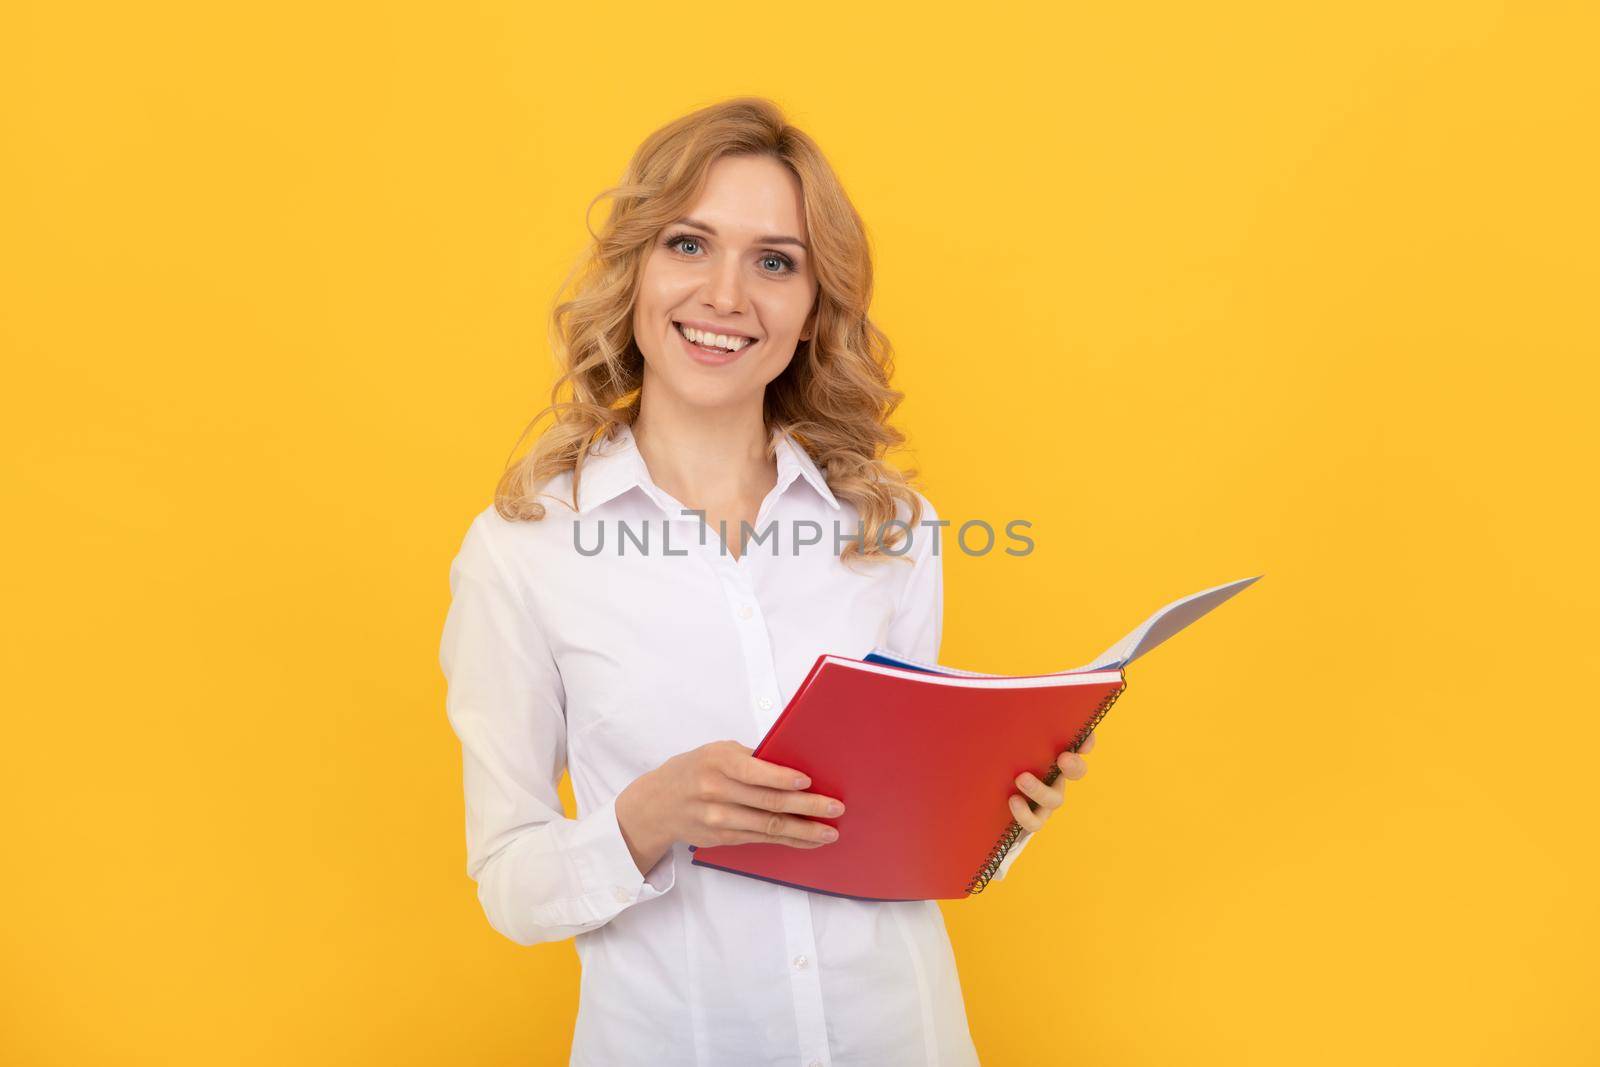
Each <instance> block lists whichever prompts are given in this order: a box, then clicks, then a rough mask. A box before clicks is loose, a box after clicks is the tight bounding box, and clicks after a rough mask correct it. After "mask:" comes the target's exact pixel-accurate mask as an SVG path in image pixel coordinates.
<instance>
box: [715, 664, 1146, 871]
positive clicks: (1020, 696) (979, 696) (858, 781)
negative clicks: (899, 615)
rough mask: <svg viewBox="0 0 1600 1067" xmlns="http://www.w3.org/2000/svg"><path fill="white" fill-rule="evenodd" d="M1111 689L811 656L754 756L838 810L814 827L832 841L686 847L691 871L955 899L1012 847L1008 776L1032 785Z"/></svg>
mask: <svg viewBox="0 0 1600 1067" xmlns="http://www.w3.org/2000/svg"><path fill="white" fill-rule="evenodd" d="M1123 688H1124V682H1123V676H1122V672H1121V671H1092V672H1088V673H1084V674H1060V675H1039V676H1035V677H1025V678H980V677H966V676H952V675H944V674H935V673H931V672H928V671H923V670H917V669H915V668H898V667H890V666H886V665H883V664H880V663H867V662H863V661H862V660H853V659H847V658H845V657H843V656H828V655H824V656H819V657H817V662H816V663H815V664H814V665H813V666H812V668H811V671H810V673H809V674H807V675H806V678H805V681H803V682H801V684H800V688H799V689H797V690H796V691H795V695H794V697H793V698H792V699H791V700H790V701H789V703H788V705H787V706H786V707H785V708H784V710H783V713H782V714H781V715H779V716H778V719H777V721H776V722H774V723H773V724H772V728H771V729H770V730H768V731H767V736H766V737H764V738H762V740H761V743H760V744H759V745H758V746H756V748H755V749H754V752H753V754H754V755H755V756H756V757H758V758H760V759H764V760H768V761H770V762H772V763H778V764H781V765H783V766H785V767H793V768H794V769H795V770H798V771H800V772H801V773H803V774H806V775H809V776H810V778H811V785H810V786H809V787H807V790H806V791H807V792H811V793H821V794H824V795H826V796H830V797H838V798H839V799H840V800H841V801H843V802H844V806H845V813H844V814H843V815H841V816H839V817H838V818H835V819H819V820H818V821H819V822H826V823H828V824H829V825H830V826H835V827H837V828H838V830H839V839H838V840H837V841H834V842H832V843H831V844H827V845H823V846H822V847H821V848H815V849H804V848H794V847H791V846H789V845H776V844H744V845H708V846H706V847H703V848H693V846H691V848H693V852H694V863H696V864H697V865H699V866H702V867H716V868H719V869H721V870H724V871H731V872H733V873H736V874H744V875H750V876H752V877H756V878H763V879H766V880H767V881H771V882H778V883H780V884H782V885H788V886H793V887H795V888H797V889H809V890H812V891H814V892H819V893H830V894H833V895H836V896H846V897H856V898H858V899H862V900H930V899H940V900H950V899H955V898H958V897H965V896H967V895H968V894H969V893H973V892H977V891H979V890H981V889H982V887H983V886H984V885H985V884H986V883H987V882H988V880H989V877H990V876H991V875H993V873H994V871H995V870H996V869H997V868H998V867H999V865H1000V861H1001V859H1003V858H1004V856H1005V853H1006V851H1007V850H1008V849H1009V848H1010V846H1011V844H1012V843H1013V842H1014V841H1015V839H1016V837H1017V836H1019V835H1020V827H1019V828H1018V830H1017V832H1016V833H1010V832H1009V829H1010V827H1011V826H1016V823H1015V822H1014V821H1013V820H1012V818H1011V813H1010V809H1009V808H1008V807H1007V803H1006V802H1007V798H1008V797H1010V795H1011V794H1012V793H1014V792H1016V791H1017V789H1016V785H1015V779H1016V776H1017V775H1018V774H1020V773H1021V772H1023V771H1024V770H1031V771H1033V772H1034V773H1036V774H1038V775H1039V776H1040V777H1041V778H1042V777H1044V776H1045V768H1046V767H1049V766H1051V764H1053V763H1054V761H1055V758H1056V755H1057V754H1058V753H1061V752H1065V751H1067V750H1068V749H1072V748H1076V747H1077V746H1078V745H1079V744H1080V743H1081V742H1082V741H1083V739H1084V738H1086V737H1088V736H1089V731H1090V730H1092V729H1093V728H1094V724H1095V723H1096V722H1098V721H1099V720H1100V717H1101V716H1102V715H1104V714H1105V712H1106V710H1107V709H1108V708H1110V706H1111V704H1112V702H1113V701H1115V700H1116V698H1117V696H1118V695H1119V694H1120V693H1121V692H1122V690H1123ZM1008 824H1010V826H1008Z"/></svg>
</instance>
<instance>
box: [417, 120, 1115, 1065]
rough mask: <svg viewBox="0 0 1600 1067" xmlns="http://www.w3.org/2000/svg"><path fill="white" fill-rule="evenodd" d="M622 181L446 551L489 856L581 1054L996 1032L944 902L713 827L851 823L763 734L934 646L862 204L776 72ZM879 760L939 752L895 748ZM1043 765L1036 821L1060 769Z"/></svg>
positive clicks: (826, 1059)
mask: <svg viewBox="0 0 1600 1067" xmlns="http://www.w3.org/2000/svg"><path fill="white" fill-rule="evenodd" d="M608 193H609V195H611V197H612V198H613V201H614V204H613V209H612V211H611V213H610V216H609V218H608V220H607V221H606V223H605V226H604V228H603V229H602V231H601V232H600V233H599V234H598V235H596V236H595V239H594V244H593V246H592V249H591V250H590V253H589V255H588V258H587V260H586V261H585V262H584V263H583V264H582V265H581V269H580V271H579V272H578V273H577V275H576V278H575V279H573V278H569V279H568V283H569V285H572V283H573V282H574V280H575V281H576V284H575V286H574V287H573V289H572V294H571V298H570V299H568V300H566V301H565V302H563V303H560V304H558V305H557V306H556V308H555V314H554V321H553V331H552V340H553V343H554V345H555V347H556V350H557V352H558V353H559V355H560V358H561V360H562V361H563V369H564V374H563V375H562V377H561V378H560V380H559V381H558V383H557V385H556V388H555V390H554V391H553V393H552V403H551V405H550V407H549V408H547V409H546V411H545V412H543V413H541V415H540V418H539V419H535V420H534V423H533V424H530V427H529V429H530V430H531V429H532V426H533V425H536V424H537V423H538V422H539V421H540V419H542V418H543V417H544V416H545V415H549V416H552V421H551V424H550V425H549V426H548V427H547V428H546V429H545V430H544V431H543V433H542V434H540V435H539V436H538V437H537V439H536V441H535V443H534V446H533V448H532V450H531V451H530V452H529V453H528V454H527V455H526V456H525V457H524V458H522V459H521V460H519V461H518V462H516V463H515V464H513V465H511V466H510V467H508V469H507V471H506V472H505V474H504V476H503V477H502V479H501V483H500V486H499V489H498V492H497V494H496V500H495V504H494V506H493V507H491V508H486V509H485V510H484V511H483V513H482V514H480V515H478V516H477V517H476V518H475V519H474V521H473V522H472V524H471V526H470V527H469V529H468V530H467V533H466V536H465V538H464V540H463V542H462V544H461V548H460V551H459V553H458V554H457V556H456V558H455V560H454V562H453V564H452V566H451V570H450V586H451V591H452V597H453V599H452V602H451V606H450V611H449V615H448V617H447V620H446V622H445V627H444V635H443V640H442V644H441V649H440V662H441V665H442V666H443V668H444V672H445V675H446V677H447V678H448V682H449V687H448V692H449V695H448V702H447V706H448V713H449V718H450V722H451V725H452V726H453V728H454V729H455V732H456V734H457V736H458V737H459V738H460V740H461V746H462V753H463V757H464V761H463V768H464V785H465V792H466V830H467V872H468V874H469V875H470V876H471V877H472V878H473V879H474V880H475V881H476V882H477V886H478V898H479V900H480V902H481V903H482V906H483V909H484V912H485V913H486V915H487V917H488V920H489V922H490V924H491V925H492V926H493V927H494V928H495V929H496V930H498V931H499V932H500V933H502V934H504V935H505V936H506V937H508V938H510V939H511V940H513V941H515V942H517V943H518V944H523V945H531V944H535V943H537V942H543V941H557V940H562V939H566V938H572V939H573V941H574V944H575V946H576V948H577V952H578V955H579V957H580V959H581V961H582V981H581V988H580V996H579V1009H578V1018H577V1024H576V1028H575V1031H574V1034H573V1041H572V1057H571V1062H572V1063H574V1064H591V1065H596V1067H619V1065H626V1064H634V1063H638V1064H651V1065H654V1067H660V1065H664V1064H695V1065H700V1067H705V1065H713V1064H732V1065H751V1064H785V1065H793V1067H807V1065H812V1067H816V1065H825V1064H832V1065H835V1067H844V1065H847V1064H861V1065H871V1067H887V1065H892V1064H930V1063H939V1064H944V1065H956V1064H970V1063H976V1062H977V1056H976V1053H975V1051H974V1047H973V1043H972V1039H971V1037H970V1035H969V1033H968V1027H967V1020H966V1012H965V1009H964V1005H963V1000H962V992H961V986H960V982H959V980H958V976H957V971H956V964H955V960H954V957H953V954H952V952H951V946H950V941H949V938H948V937H947V935H946V932H945V927H944V922H943V918H942V915H941V913H940V911H939V906H938V904H937V903H936V902H934V901H910V902H892V903H882V902H869V901H861V900H855V899H850V898H846V897H838V896H831V895H827V894H822V893H812V892H806V891H803V890H800V889H796V888H792V887H788V886H783V885H778V884H775V883H772V882H767V881H762V880H758V879H753V878H746V877H741V876H738V875H733V874H729V873H726V872H722V871H716V870H712V869H708V868H702V867H695V866H692V865H691V862H690V860H691V854H690V853H689V851H688V846H690V845H697V846H698V845H713V844H729V843H743V842H755V841H764V842H777V843H779V844H782V845H786V846H789V847H793V848H803V849H816V848H827V847H828V844H829V842H830V841H831V840H833V839H834V836H835V831H834V830H833V829H832V828H831V826H837V833H838V834H848V833H849V832H850V817H849V814H848V812H847V811H844V810H843V808H842V806H841V805H839V798H836V797H829V796H824V795H820V794H818V793H814V792H810V791H808V789H807V785H808V784H809V783H808V781H807V780H806V778H805V777H804V775H803V774H800V773H799V772H798V771H797V770H796V769H795V768H790V767H783V766H779V765H776V764H772V763H768V762H765V761H762V760H759V759H756V758H755V757H754V756H752V755H751V750H752V748H753V746H754V745H755V744H756V743H757V742H758V741H759V740H760V738H761V737H762V735H763V734H764V733H765V732H766V730H767V728H768V727H769V726H770V725H771V724H772V722H773V721H774V720H775V719H776V718H777V716H778V714H779V712H780V711H781V710H782V708H783V706H784V703H785V701H786V699H787V697H788V695H789V694H790V693H791V692H793V690H794V688H795V686H796V685H797V684H798V683H799V681H800V680H801V679H802V678H803V677H804V675H805V673H806V671H807V670H808V669H809V668H810V667H811V665H812V663H813V662H814V661H815V659H816V658H817V656H818V655H819V654H821V653H825V652H830V653H840V654H844V655H850V656H860V655H864V654H865V653H866V652H867V651H868V650H869V649H871V648H872V647H873V646H875V645H884V646H887V647H889V648H892V649H895V650H896V651H900V652H903V653H905V654H907V655H910V656H913V657H917V658H921V659H925V660H934V659H937V657H938V653H939V641H940V635H941V629H942V623H943V578H942V569H941V567H942V555H941V551H940V550H941V547H943V542H942V541H941V540H940V539H939V538H938V536H937V535H938V534H939V533H940V532H941V531H940V528H939V526H938V525H937V523H938V521H939V520H938V518H937V514H936V512H935V510H934V509H933V507H932V506H931V505H930V504H929V502H928V501H927V499H926V498H925V497H924V496H923V495H922V494H921V493H920V492H919V491H918V490H916V489H914V488H912V486H911V485H910V484H909V482H908V480H907V477H906V476H903V475H902V474H901V473H900V472H899V471H897V470H896V469H895V468H894V467H892V466H890V465H889V464H887V463H886V462H885V459H884V457H885V454H886V453H887V451H888V450H889V449H890V448H892V447H895V446H897V445H899V444H901V443H902V442H903V438H902V436H901V435H900V434H899V433H898V432H897V431H896V430H894V429H892V428H891V427H890V426H889V424H888V417H889V415H890V414H891V413H892V411H893V410H894V408H895V407H896V405H897V404H898V403H899V401H900V398H901V394H900V393H898V392H896V391H895V390H893V389H892V388H891V387H890V384H889V377H890V373H891V370H892V358H891V354H890V346H889V344H888V343H887V340H886V338H885V337H884V336H883V335H882V334H881V333H880V332H879V330H878V329H877V327H876V326H874V325H873V323H872V322H871V320H870V319H869V318H868V316H867V310H868V304H869V302H870V298H871V293H872V265H871V260H870V257H869V254H868V248H867V240H866V235H865V232H864V229H863V226H862V223H861V220H860V218H859V216H858V215H857V213H856V211H855V209H854V208H853V207H852V205H851V203H850V201H849V200H848V199H847V197H846V196H845V194H844V191H843V190H842V188H841V186H840V183H839V181H838V179H837V178H836V177H835V175H834V173H833V171H832V170H831V169H830V167H829V166H828V164H827V162H826V161H825V159H824V158H823V156H822V154H821V152H820V151H819V150H818V148H817V147H816V145H815V144H814V143H813V142H812V140H811V139H810V138H808V137H807V136H806V135H805V134H804V133H802V132H801V131H799V130H797V129H796V128H794V127H793V126H791V125H789V124H787V123H786V122H785V120H784V117H783V115H782V114H781V112H780V111H779V110H778V109H777V108H776V107H775V106H774V105H773V104H771V103H770V102H768V101H765V100H760V99H738V100H732V101H727V102H725V103H722V104H719V105H717V106H713V107H709V108H706V109H704V110H701V111H698V112H695V113H693V114H690V115H687V116H685V117H683V118H681V119H679V120H677V121H675V122H673V123H671V124H669V125H668V126H666V127H664V128H662V129H661V130H659V131H657V132H656V133H654V134H652V135H651V136H650V137H649V138H648V139H647V140H646V141H645V142H644V144H643V145H642V146H641V147H640V148H639V150H638V152H637V153H636V154H635V156H634V158H633V160H632V162H631V164H630V166H629V168H628V170H627V173H626V175H625V176H624V179H623V181H622V182H621V184H620V185H618V186H617V187H615V188H614V189H611V190H608ZM602 195H606V194H602ZM525 436H526V434H525ZM913 474H914V472H913ZM891 519H898V520H900V522H899V523H898V524H896V523H892V522H889V521H888V520H891ZM952 543H953V540H952ZM1061 765H1062V769H1063V772H1064V777H1065V778H1067V779H1076V778H1079V777H1081V776H1082V775H1083V773H1084V772H1085V769H1086V768H1085V765H1084V763H1083V761H1082V759H1081V758H1080V757H1079V756H1078V755H1075V754H1070V753H1064V754H1063V755H1062V757H1061ZM564 768H565V769H567V770H569V771H570V772H571V775H572V784H573V790H574V793H575V795H576V798H577V805H578V812H579V814H578V817H577V818H576V819H570V818H567V817H565V814H564V812H563V810H562V804H561V800H560V797H559V795H558V792H557V784H558V782H559V779H560V776H561V773H562V770H563V769H564ZM883 772H884V774H886V775H903V774H906V773H914V772H915V769H914V768H907V767H905V766H903V765H901V764H900V763H898V762H897V761H896V760H895V759H894V755H893V753H885V754H884V766H883ZM1018 788H1019V793H1017V794H1015V795H1013V796H1012V797H1011V798H1010V805H1011V811H1012V814H1013V815H1014V816H1015V817H1016V818H1017V819H1018V821H1019V822H1021V823H1022V825H1023V826H1024V828H1025V829H1026V830H1030V831H1033V830H1037V829H1039V828H1040V827H1041V826H1042V825H1043V823H1044V820H1045V819H1046V818H1047V817H1048V816H1049V814H1050V813H1051V811H1053V810H1054V809H1055V808H1056V807H1057V806H1059V805H1060V803H1061V799H1062V795H1061V787H1060V786H1059V785H1058V786H1056V787H1054V788H1051V787H1046V786H1044V785H1043V784H1041V783H1040V782H1039V781H1038V780H1037V779H1036V778H1033V776H1031V775H1024V776H1023V777H1022V778H1019V779H1018ZM1025 797H1026V798H1030V799H1032V800H1033V801H1034V802H1035V803H1036V804H1038V805H1039V810H1038V811H1037V812H1035V811H1034V810H1033V808H1032V807H1030V805H1029V804H1028V802H1027V800H1026V799H1024V798H1025ZM824 820H826V821H824ZM830 824H831V826H830ZM1026 840H1027V838H1026V837H1024V839H1023V841H1024V842H1025V841H1026ZM1019 851H1020V847H1019V848H1014V849H1013V850H1012V852H1011V854H1010V855H1009V856H1008V857H1007V859H1006V861H1005V866H1004V867H1002V868H1001V870H1000V872H999V876H1000V877H1003V876H1004V873H1005V870H1006V869H1007V868H1009V867H1010V865H1011V863H1012V862H1013V861H1015V859H1016V857H1017V855H1018V854H1019Z"/></svg>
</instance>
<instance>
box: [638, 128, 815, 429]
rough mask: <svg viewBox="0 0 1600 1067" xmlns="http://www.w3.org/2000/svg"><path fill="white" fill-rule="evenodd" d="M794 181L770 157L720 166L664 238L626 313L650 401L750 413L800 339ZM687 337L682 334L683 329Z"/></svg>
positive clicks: (805, 310)
mask: <svg viewBox="0 0 1600 1067" xmlns="http://www.w3.org/2000/svg"><path fill="white" fill-rule="evenodd" d="M808 241H809V237H808V235H807V233H806V224H805V210H804V199H803V196H802V193H801V189H800V181H799V179H798V178H796V177H795V175H794V173H793V172H792V171H790V170H789V168H788V167H786V166H784V164H782V163H781V162H779V161H778V160H776V159H773V158H771V157H770V156H724V157H722V158H721V159H719V160H717V161H716V162H715V163H713V164H712V165H711V168H710V171H709V172H708V174H707V178H706V185H705V189H704V191H703V192H702V193H701V196H700V199H699V200H698V201H696V202H695V205H694V206H693V207H692V208H691V209H690V210H689V211H687V212H686V213H685V214H684V216H683V217H682V218H680V219H678V220H677V221H676V222H675V223H674V224H673V225H670V226H668V227H667V228H666V229H665V230H663V231H662V232H661V233H660V234H659V235H658V236H657V239H656V241H655V244H654V246H653V247H652V248H651V250H650V254H649V256H648V258H647V259H646V261H645V266H644V276H643V278H642V279H641V281H640V284H639V292H638V296H637V299H636V300H635V301H634V309H633V335H634V340H635V342H636V343H637V344H638V346H639V350H640V351H641V352H642V353H644V360H645V370H644V389H645V390H647V391H652V394H653V397H654V399H653V400H652V403H654V402H656V401H660V400H662V399H665V397H664V396H663V395H662V394H668V395H670V397H671V398H672V403H673V404H674V405H683V406H686V407H690V408H718V409H727V408H737V407H740V406H743V405H747V404H753V405H755V406H756V407H757V409H759V408H760V405H761V401H762V397H763V395H764V393H765V391H766V386H767V383H768V382H770V381H772V380H773V379H774V378H776V377H777V376H778V375H779V374H782V373H783V370H784V368H785V367H787V366H788V365H789V360H790V359H791V358H793V356H794V352H795V348H796V346H797V345H798V344H799V343H800V342H801V341H802V340H804V339H805V338H806V337H808V336H809V335H810V329H811V324H810V323H809V322H808V316H809V315H810V313H811V310H812V306H813V304H814V303H815V300H816V295H817V282H816V277H815V275H814V273H813V272H812V267H811V259H810V256H809V254H808V249H807V242H808ZM685 330H688V331H689V334H688V335H687V336H686V335H685V333H684V331H685Z"/></svg>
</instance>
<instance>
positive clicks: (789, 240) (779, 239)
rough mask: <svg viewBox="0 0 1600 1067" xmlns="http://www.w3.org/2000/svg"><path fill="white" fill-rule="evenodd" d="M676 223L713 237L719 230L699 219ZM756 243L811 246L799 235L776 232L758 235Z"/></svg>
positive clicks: (680, 220)
mask: <svg viewBox="0 0 1600 1067" xmlns="http://www.w3.org/2000/svg"><path fill="white" fill-rule="evenodd" d="M675 225H682V226H693V227H694V228H695V229H697V230H704V231H706V232H707V233H709V234H710V235H711V236H713V237H715V236H717V231H716V230H715V229H713V228H712V227H710V226H708V225H706V224H705V223H703V222H701V221H700V220H699V219H679V220H678V222H677V223H676V224H675ZM756 244H762V245H794V246H795V247H797V248H802V249H805V250H806V251H808V252H809V251H810V249H809V248H806V243H805V242H804V241H802V240H800V238H798V237H786V236H784V235H783V234H781V233H776V234H771V233H769V234H767V235H766V236H765V237H757V238H756Z"/></svg>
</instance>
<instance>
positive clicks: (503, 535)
mask: <svg viewBox="0 0 1600 1067" xmlns="http://www.w3.org/2000/svg"><path fill="white" fill-rule="evenodd" d="M561 477H567V476H566V475H562V476H561ZM560 491H561V490H560V487H559V486H556V485H555V480H554V479H553V480H552V481H551V483H550V485H549V486H547V487H546V489H545V493H554V494H559V493H560ZM539 499H540V503H542V504H544V505H545V514H544V518H542V519H538V520H533V521H524V520H514V519H508V518H506V517H505V516H503V515H501V514H500V512H499V511H497V510H496V509H495V506H494V505H493V504H490V505H488V506H486V507H485V508H484V509H483V510H482V511H480V512H478V514H476V515H475V516H473V518H472V521H471V522H470V523H469V524H468V525H467V529H466V532H465V533H464V534H463V535H462V538H461V545H460V548H459V549H458V550H457V553H456V558H455V563H456V565H458V566H461V567H463V568H465V569H467V570H469V571H471V572H472V573H474V574H476V575H477V576H479V577H482V578H499V579H503V580H511V579H513V578H515V577H516V576H518V575H519V574H525V573H526V572H527V571H528V569H529V567H530V565H537V563H538V561H539V560H541V559H545V558H548V557H549V556H550V554H551V553H552V552H556V551H559V550H561V549H564V548H568V547H569V546H570V544H571V539H572V529H571V520H572V518H573V517H574V516H575V515H576V513H575V512H574V511H573V510H572V509H571V508H570V507H568V506H567V504H566V503H564V502H562V501H561V500H559V499H551V497H549V496H545V495H541V496H540V498H539Z"/></svg>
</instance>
